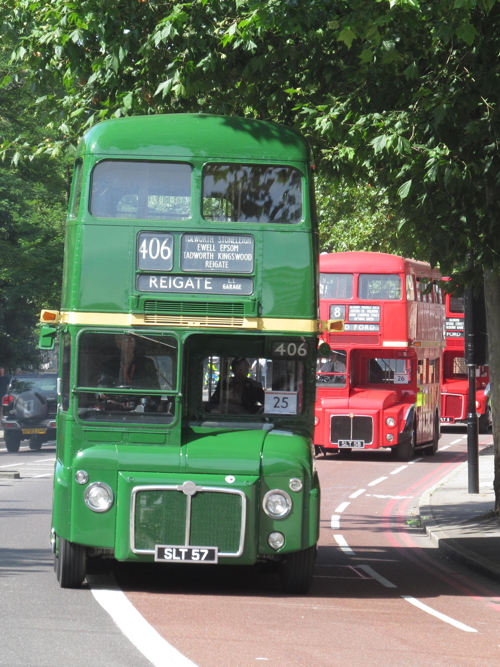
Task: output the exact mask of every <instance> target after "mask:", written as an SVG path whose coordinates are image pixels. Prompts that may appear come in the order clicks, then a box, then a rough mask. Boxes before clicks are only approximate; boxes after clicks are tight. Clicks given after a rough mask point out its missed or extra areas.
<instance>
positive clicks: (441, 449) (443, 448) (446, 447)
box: [439, 445, 451, 452]
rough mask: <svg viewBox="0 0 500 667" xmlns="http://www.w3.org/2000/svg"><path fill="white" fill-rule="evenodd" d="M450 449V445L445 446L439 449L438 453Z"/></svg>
mask: <svg viewBox="0 0 500 667" xmlns="http://www.w3.org/2000/svg"><path fill="white" fill-rule="evenodd" d="M450 447H451V445H445V446H444V447H440V448H439V451H440V452H444V450H445V449H449V448H450Z"/></svg>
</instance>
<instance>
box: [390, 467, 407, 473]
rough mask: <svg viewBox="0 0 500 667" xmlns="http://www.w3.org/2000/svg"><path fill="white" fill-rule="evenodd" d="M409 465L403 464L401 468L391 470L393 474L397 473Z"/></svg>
mask: <svg viewBox="0 0 500 667" xmlns="http://www.w3.org/2000/svg"><path fill="white" fill-rule="evenodd" d="M407 467H408V466H401V468H396V470H393V471H392V472H391V475H397V474H398V472H401V471H402V470H406V468H407Z"/></svg>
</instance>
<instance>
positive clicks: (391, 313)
mask: <svg viewBox="0 0 500 667" xmlns="http://www.w3.org/2000/svg"><path fill="white" fill-rule="evenodd" d="M319 265H320V281H321V282H320V290H321V291H320V295H321V298H320V319H321V320H323V321H326V322H327V324H326V325H325V331H324V333H323V339H324V341H325V342H326V343H328V344H329V345H330V348H331V350H332V351H333V354H332V355H331V358H330V359H323V360H320V361H319V362H318V369H317V370H318V373H317V388H316V392H317V393H316V427H315V439H314V444H315V446H316V450H318V449H319V450H321V451H323V452H324V453H326V452H328V451H334V450H346V451H348V450H349V451H350V450H353V449H364V450H373V449H379V448H382V447H391V448H393V449H394V450H395V451H396V454H397V456H398V458H399V459H400V460H403V461H407V460H410V459H411V457H412V456H413V454H414V452H415V449H419V448H425V449H427V450H429V452H430V453H435V452H436V451H437V446H438V441H439V435H440V417H439V406H440V393H441V392H440V378H441V362H442V353H443V348H444V320H445V307H444V303H443V296H442V292H441V289H440V288H439V287H438V285H437V281H439V280H440V278H441V276H440V274H439V273H438V272H437V271H436V270H433V269H431V267H430V266H429V265H428V264H426V263H424V262H417V261H413V260H409V259H403V258H401V257H396V256H394V255H388V254H385V253H373V252H343V253H332V254H324V255H320V259H319ZM429 284H431V287H430V288H429ZM339 324H341V325H343V331H339V330H335V329H336V328H337V329H338V325H339ZM339 361H340V364H339V363H338V362H339ZM343 367H344V369H343V370H344V373H342V368H343Z"/></svg>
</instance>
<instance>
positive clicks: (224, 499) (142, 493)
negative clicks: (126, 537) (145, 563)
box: [131, 482, 246, 557]
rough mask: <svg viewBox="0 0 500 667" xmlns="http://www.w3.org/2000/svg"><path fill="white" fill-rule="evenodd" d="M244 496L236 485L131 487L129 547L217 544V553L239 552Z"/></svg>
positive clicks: (150, 551) (142, 550)
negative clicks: (227, 487) (219, 487)
mask: <svg viewBox="0 0 500 667" xmlns="http://www.w3.org/2000/svg"><path fill="white" fill-rule="evenodd" d="M245 508H246V496H245V494H244V493H243V492H242V491H238V490H237V489H234V490H231V492H228V491H227V490H226V489H218V488H212V487H197V486H196V485H195V484H194V483H193V482H185V483H184V484H183V485H180V486H161V487H160V486H150V487H136V488H135V489H134V490H133V492H132V521H131V546H132V551H133V552H134V553H143V554H154V552H155V546H156V545H157V544H158V545H169V546H188V545H192V546H199V547H204V546H208V547H218V549H219V556H233V557H234V556H239V555H241V553H242V552H243V543H244V533H245V515H246V509H245Z"/></svg>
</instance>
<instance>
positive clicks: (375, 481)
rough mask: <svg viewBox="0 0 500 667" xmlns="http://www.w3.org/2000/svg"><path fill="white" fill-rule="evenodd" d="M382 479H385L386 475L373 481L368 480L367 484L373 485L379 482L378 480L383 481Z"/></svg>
mask: <svg viewBox="0 0 500 667" xmlns="http://www.w3.org/2000/svg"><path fill="white" fill-rule="evenodd" d="M384 479H387V477H379V478H378V479H375V480H374V481H373V482H370V483H369V484H368V486H375V485H376V484H380V482H383V481H384Z"/></svg>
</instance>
